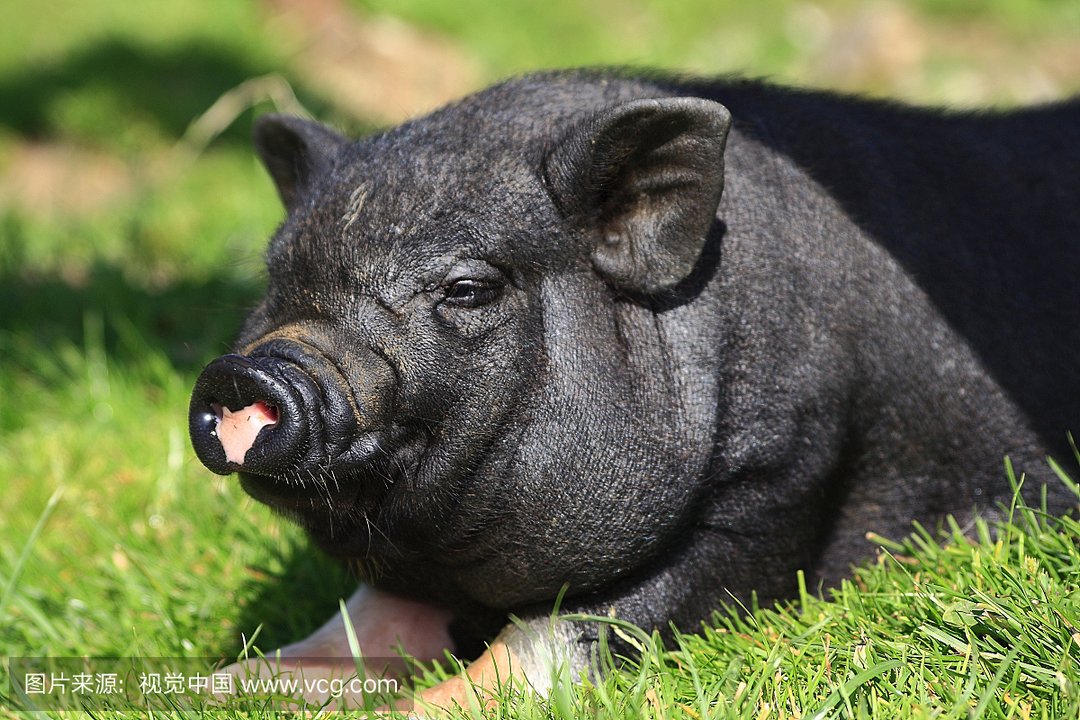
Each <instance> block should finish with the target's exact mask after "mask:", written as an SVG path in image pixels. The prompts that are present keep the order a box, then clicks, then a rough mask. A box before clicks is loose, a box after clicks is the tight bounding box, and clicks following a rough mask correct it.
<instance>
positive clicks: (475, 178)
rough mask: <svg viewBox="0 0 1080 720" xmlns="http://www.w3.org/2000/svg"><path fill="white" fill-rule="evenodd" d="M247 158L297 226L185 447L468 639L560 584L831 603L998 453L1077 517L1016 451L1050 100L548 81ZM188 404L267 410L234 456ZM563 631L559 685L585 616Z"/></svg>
mask: <svg viewBox="0 0 1080 720" xmlns="http://www.w3.org/2000/svg"><path fill="white" fill-rule="evenodd" d="M674 98H683V99H674ZM685 98H691V99H689V100H687V99H685ZM725 108H726V110H725ZM728 111H730V118H733V119H734V122H733V123H731V122H730V118H729V116H728ZM729 125H730V127H729ZM729 129H730V132H729ZM257 140H258V143H259V146H260V150H261V152H262V154H263V157H264V159H265V160H266V162H267V164H268V167H269V168H270V169H271V172H272V174H274V175H275V179H276V180H277V182H278V185H279V188H280V189H281V192H282V196H283V198H284V199H285V201H286V204H287V205H288V206H289V217H288V219H287V220H286V222H285V224H284V225H283V226H282V228H281V230H280V231H279V233H278V235H277V236H276V237H275V239H274V240H273V242H272V244H271V248H270V251H269V254H268V263H269V266H270V285H269V290H268V294H267V297H266V299H265V300H264V301H263V303H262V304H261V305H260V306H259V308H258V309H257V310H256V311H255V313H254V314H253V315H252V317H251V318H250V319H249V321H248V323H247V326H246V329H245V331H244V333H243V336H242V338H241V340H240V343H239V347H240V348H241V349H240V352H241V353H243V355H244V357H243V358H240V359H239V360H235V361H234V360H232V359H229V358H226V359H225V360H223V361H218V364H217V366H215V367H213V368H208V371H207V373H208V374H207V377H211V378H226V380H214V379H211V380H205V381H200V383H201V385H200V388H198V389H197V391H196V395H195V397H194V398H193V405H192V411H193V414H192V434H193V438H194V440H195V445H196V448H197V449H198V450H199V452H200V457H202V458H203V460H204V462H206V463H207V465H208V466H209V467H211V468H212V469H214V470H216V471H218V472H229V471H233V470H239V471H241V473H242V478H243V480H244V483H245V487H247V488H248V489H249V490H250V491H251V492H252V493H253V494H254V495H255V496H256V497H259V498H260V499H263V500H265V501H267V502H269V503H271V504H272V505H274V506H275V507H277V508H278V509H280V510H281V511H282V512H284V513H285V514H287V515H289V516H291V517H294V518H295V519H297V520H298V521H299V522H301V523H302V524H303V525H304V526H305V527H306V528H307V529H308V530H309V532H310V533H311V535H312V536H313V537H314V538H315V540H316V541H317V542H318V543H319V545H320V546H322V547H323V548H324V549H325V550H326V551H328V552H330V553H332V554H334V555H338V556H341V557H344V558H348V559H351V560H357V561H359V562H360V563H361V564H362V565H363V567H364V568H365V578H364V581H365V582H366V583H369V584H370V585H372V586H374V587H376V588H378V589H380V590H381V591H383V592H385V593H388V594H389V595H391V596H393V595H400V596H404V597H408V598H413V599H418V600H421V601H423V602H425V603H429V604H430V605H432V606H437V607H440V608H444V609H447V610H449V611H450V612H451V613H452V615H453V617H454V618H455V619H456V620H455V624H454V625H453V626H452V630H453V632H454V633H455V634H456V638H457V639H456V642H457V646H458V647H459V648H460V647H469V646H470V645H472V644H473V643H475V642H476V641H478V640H485V639H490V637H491V636H492V635H493V634H494V633H495V632H496V631H497V630H498V629H499V627H501V626H502V625H503V624H505V623H506V619H507V616H508V615H509V614H511V613H513V614H516V615H518V616H521V617H523V618H526V619H532V620H534V621H535V623H536V625H535V627H536V628H544V627H546V618H547V616H548V614H549V613H550V611H551V609H552V604H553V602H554V600H555V598H556V596H557V595H558V593H559V592H560V589H561V588H563V587H564V586H566V587H567V592H566V597H565V600H564V602H563V609H564V610H570V611H584V612H592V613H599V614H607V612H608V611H609V609H611V608H614V610H615V612H616V613H617V614H618V615H620V616H621V617H623V618H625V619H627V620H630V621H633V622H635V623H637V624H639V625H643V626H645V627H657V628H660V629H665V628H667V627H668V623H669V622H670V621H674V622H675V623H676V624H677V625H680V626H681V627H684V628H688V629H693V628H694V627H696V625H697V623H698V622H699V621H700V620H702V619H704V618H707V617H708V614H709V613H710V612H711V611H712V610H713V609H715V608H716V607H717V606H718V605H719V603H721V602H722V601H724V600H726V599H728V598H729V597H730V596H731V594H733V595H734V596H736V597H740V598H746V597H747V596H748V594H749V593H750V592H751V591H757V592H758V593H759V595H760V596H761V597H762V598H781V597H786V596H789V595H790V594H791V593H792V591H793V588H794V582H795V576H796V570H798V569H800V568H801V569H805V570H807V571H809V572H812V573H813V574H814V576H815V577H818V578H821V579H824V580H826V581H831V580H835V579H837V578H838V577H840V576H842V575H843V574H844V573H846V572H847V569H848V567H849V564H850V563H852V562H855V561H858V560H859V559H860V558H863V557H865V556H866V555H867V554H868V553H870V552H871V551H872V549H873V546H872V545H871V543H870V542H869V541H867V540H866V538H865V536H866V533H867V532H868V531H874V532H877V533H880V534H883V535H887V536H890V535H891V536H900V535H903V534H905V533H906V532H907V531H908V530H909V528H910V524H911V521H912V520H916V519H917V520H921V521H923V522H924V523H931V524H932V523H933V522H934V521H935V520H936V519H938V518H940V517H941V516H942V515H944V514H946V513H952V514H954V515H956V516H958V518H960V520H961V522H966V520H967V518H969V517H970V516H971V511H972V509H973V508H975V507H979V508H982V510H983V511H984V512H987V513H991V514H992V513H993V512H994V510H995V507H996V505H997V504H998V503H1002V502H1007V501H1008V499H1009V497H1010V494H1011V490H1010V488H1009V485H1008V481H1007V479H1006V475H1005V472H1004V470H1003V464H1002V457H1003V456H1004V455H1009V456H1010V457H1011V459H1012V460H1013V463H1014V464H1015V465H1017V466H1018V468H1019V469H1020V470H1022V471H1024V472H1026V473H1028V476H1029V480H1028V483H1029V486H1031V487H1034V486H1037V485H1040V484H1042V483H1043V482H1044V481H1045V482H1046V483H1047V487H1048V491H1049V497H1050V500H1049V504H1050V508H1051V510H1053V511H1064V510H1065V509H1066V508H1067V507H1068V506H1069V505H1070V503H1072V502H1074V501H1075V498H1069V497H1068V496H1067V494H1066V493H1065V491H1064V489H1063V487H1061V486H1060V485H1059V484H1057V483H1056V481H1054V480H1053V479H1052V478H1051V475H1050V473H1049V471H1048V469H1047V467H1046V464H1045V462H1044V458H1045V456H1046V455H1047V454H1048V453H1052V454H1055V455H1057V456H1058V457H1062V458H1064V457H1065V456H1066V455H1067V453H1068V449H1067V446H1066V444H1065V437H1066V431H1068V430H1070V429H1074V430H1075V429H1076V428H1077V427H1078V426H1080V373H1077V372H1076V370H1075V362H1076V361H1075V349H1076V348H1078V347H1080V279H1078V277H1077V274H1076V267H1077V266H1076V260H1077V259H1078V258H1080V180H1078V177H1080V176H1078V175H1077V170H1078V169H1080V103H1078V102H1076V101H1073V102H1070V103H1066V104H1062V105H1059V106H1056V107H1047V108H1041V109H1036V110H1031V111H1024V112H1019V113H1015V114H1009V115H986V116H980V115H941V114H937V113H930V112H923V111H917V110H912V109H906V108H901V107H893V106H888V105H884V104H875V103H864V102H859V101H853V100H850V99H841V98H836V97H832V96H828V95H821V94H812V93H801V92H792V91H786V90H780V89H775V88H771V87H768V86H765V85H760V84H756V83H744V82H737V81H736V82H715V83H713V82H697V81H694V82H681V81H674V80H668V79H655V80H654V79H638V78H631V77H624V76H619V75H615V74H609V73H602V72H598V73H593V72H582V73H558V74H547V75H538V76H532V77H527V78H523V79H520V80H516V81H512V82H510V83H507V84H504V85H502V86H497V87H496V88H493V89H491V90H488V91H485V92H484V93H481V94H479V95H476V96H473V97H471V98H468V99H466V100H464V101H462V102H460V103H458V104H456V105H453V106H450V107H448V108H446V109H444V110H441V111H439V112H437V113H435V114H434V115H431V116H429V117H425V118H421V119H419V120H416V121H414V122H412V123H408V124H406V125H403V126H401V127H399V128H395V129H393V130H391V131H389V132H387V133H385V134H383V135H379V136H376V137H374V138H369V139H366V140H363V141H361V142H359V143H356V144H351V143H347V142H346V141H345V140H344V139H341V138H338V137H337V136H335V135H332V134H330V133H329V132H328V131H325V130H321V129H318V128H317V127H315V126H312V125H309V124H305V123H302V122H301V121H295V120H294V121H287V120H271V121H269V122H264V123H263V124H262V125H261V126H260V130H259V132H258V135H257ZM725 140H726V144H725ZM721 189H722V199H721ZM717 203H718V204H717ZM230 363H233V364H230ZM236 363H239V365H235V364H236ZM234 365H235V367H234ZM237 367H239V369H238V370H237V369H236V368H237ZM252 368H254V369H252ZM236 373H239V374H240V375H241V376H243V377H244V378H253V379H251V381H250V382H248V381H247V380H244V381H243V382H241V383H240V385H237V383H236V382H234V380H235V378H234V375H235V374H236ZM260 373H261V374H260ZM263 375H265V376H266V377H267V378H270V379H269V380H266V379H264V378H263ZM304 378H307V379H304ZM230 383H231V387H234V388H236V389H235V396H229V393H230V392H232V391H231V390H229V387H230ZM268 383H269V385H268ZM275 383H276V385H275ZM268 386H272V388H276V387H278V386H281V387H286V388H292V390H289V391H288V392H292V393H293V394H292V395H291V396H289V397H292V398H293V399H292V400H289V399H287V398H285V399H282V398H283V397H284V396H282V398H279V397H278V396H277V395H274V394H273V393H275V392H278V390H273V389H271V390H260V388H265V387H268ZM260 392H262V393H263V394H260ZM281 392H285V391H281ZM266 393H270V394H269V395H268V394H266ZM208 403H220V404H223V405H225V406H226V407H232V408H233V410H239V409H240V408H241V407H244V406H253V405H252V404H253V403H266V404H267V405H269V406H272V407H273V409H274V410H275V411H280V412H281V414H282V418H281V421H280V423H279V424H278V425H274V426H270V428H268V429H264V430H263V434H260V435H259V437H258V439H255V440H254V441H253V443H252V445H251V447H250V448H244V447H241V448H239V449H232V450H231V455H230V457H236V456H237V454H238V453H239V457H241V458H244V457H245V455H244V453H243V452H242V451H243V450H247V458H246V459H245V460H244V463H243V464H241V463H236V462H228V461H227V460H226V458H225V457H224V454H223V453H222V452H221V448H220V445H218V446H215V445H214V440H213V439H212V435H208V434H207V430H206V428H208V427H210V426H211V423H210V420H212V418H210V417H209V415H208V414H207V411H206V409H205V406H206V405H207V404H208ZM290 403H293V404H294V405H295V407H292V406H291V405H290ZM233 406H236V407H233ZM283 406H284V407H283ZM218 414H219V416H220V413H218ZM304 415H310V416H311V418H309V419H308V420H304V421H303V422H305V423H307V424H306V425H304V426H303V427H302V428H300V429H297V428H293V427H291V426H289V425H288V423H289V422H291V420H290V417H292V416H304ZM275 432H276V433H279V435H280V436H281V437H283V438H285V439H284V440H282V441H280V443H279V440H277V439H276V438H277V437H278V436H277V435H275V434H274V433H275ZM208 438H209V439H208ZM297 438H299V440H297ZM279 444H281V447H285V446H287V448H286V449H285V450H280V449H279ZM1030 497H1031V498H1037V497H1038V494H1037V492H1035V491H1032V494H1031V496H1030ZM508 633H509V637H510V640H509V642H508V644H509V645H511V646H512V647H514V648H516V650H517V652H518V655H519V657H522V658H528V657H531V658H533V659H532V660H528V659H526V660H524V661H523V662H524V663H525V664H526V665H527V664H529V663H532V664H533V667H530V668H528V669H527V670H528V671H527V672H526V674H527V675H529V676H530V679H531V680H534V681H536V682H538V683H540V684H542V681H540V680H539V678H538V673H540V672H541V671H540V670H538V669H537V668H538V667H539V665H538V664H537V663H538V662H539V661H537V660H536V657H538V656H537V655H536V652H534V651H535V648H536V644H535V642H533V641H531V640H528V639H526V638H525V634H521V633H518V635H519V636H515V634H514V631H513V630H510V631H508ZM541 634H544V633H541ZM555 637H556V638H561V639H560V640H558V641H557V642H556V643H555V647H556V648H559V650H558V651H559V652H560V653H564V654H566V655H567V656H568V657H571V658H572V659H573V662H574V663H575V664H577V665H578V666H581V665H582V663H584V662H585V658H586V657H587V652H585V651H584V650H583V648H587V647H588V643H589V641H590V640H591V639H592V638H593V637H595V628H592V627H590V626H588V625H583V624H580V625H579V624H565V625H564V626H562V628H561V629H560V630H558V632H556V633H555ZM563 641H566V642H569V643H570V646H567V647H566V648H562V647H561V646H560V645H559V643H560V642H563ZM571 647H573V648H576V649H571ZM540 664H542V663H540Z"/></svg>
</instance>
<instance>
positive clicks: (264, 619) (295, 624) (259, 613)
mask: <svg viewBox="0 0 1080 720" xmlns="http://www.w3.org/2000/svg"><path fill="white" fill-rule="evenodd" d="M281 553H282V555H281V557H280V558H277V559H276V560H277V563H275V564H278V563H279V564H280V567H281V568H282V569H280V570H275V571H273V572H271V571H270V570H268V569H266V568H258V567H256V568H252V570H253V571H254V572H255V573H256V575H257V576H258V579H257V580H252V581H251V582H252V584H253V585H254V587H253V588H252V589H251V592H250V593H245V594H247V595H249V596H250V597H251V598H252V599H251V600H250V601H249V602H248V603H247V604H246V605H244V607H243V608H240V609H239V610H238V613H237V615H236V616H235V617H233V618H230V621H231V624H232V625H233V627H234V628H235V629H236V631H237V632H236V636H235V637H233V638H231V639H230V641H231V644H230V645H229V646H228V647H225V648H222V652H223V653H224V657H226V658H229V659H233V658H236V657H238V656H239V655H240V653H241V651H242V650H243V647H244V644H243V640H242V638H241V637H240V633H243V634H244V636H245V637H248V638H250V637H251V634H252V633H253V632H255V629H256V628H258V627H259V626H262V629H261V630H260V631H259V635H258V637H257V638H256V640H255V645H256V646H257V647H258V648H259V649H260V650H261V651H262V652H264V653H268V654H269V653H272V652H273V651H274V650H276V649H278V648H280V647H281V646H283V645H288V644H289V643H293V642H296V641H297V640H301V639H303V638H305V637H307V636H308V635H310V634H311V633H312V632H314V631H315V630H316V629H317V628H319V627H320V626H321V625H322V624H323V623H325V622H326V621H327V620H329V619H330V618H331V617H332V616H334V615H335V614H337V612H338V600H339V599H340V598H348V597H349V596H350V595H352V593H353V591H354V590H356V587H357V585H358V583H359V581H358V580H357V579H356V578H355V577H353V576H352V575H351V574H350V573H349V572H348V570H347V569H346V568H345V566H344V565H343V564H341V563H339V562H337V561H336V560H333V559H331V558H330V557H328V556H327V555H324V554H323V553H321V552H319V551H318V550H317V549H315V548H314V547H311V546H308V545H307V544H306V543H301V542H295V543H289V544H288V545H287V546H285V547H283V548H282V549H281Z"/></svg>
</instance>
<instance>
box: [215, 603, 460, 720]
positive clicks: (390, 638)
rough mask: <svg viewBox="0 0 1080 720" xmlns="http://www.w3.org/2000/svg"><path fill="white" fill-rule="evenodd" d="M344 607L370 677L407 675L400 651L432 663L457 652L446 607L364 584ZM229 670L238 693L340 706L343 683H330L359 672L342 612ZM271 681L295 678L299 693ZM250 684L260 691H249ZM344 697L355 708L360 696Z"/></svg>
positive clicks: (285, 680) (236, 664)
mask: <svg viewBox="0 0 1080 720" xmlns="http://www.w3.org/2000/svg"><path fill="white" fill-rule="evenodd" d="M345 609H346V611H347V612H348V615H349V623H350V624H351V625H352V627H353V630H354V632H355V633H356V639H357V644H358V645H359V648H360V653H361V655H362V657H363V658H364V667H365V670H366V671H367V672H368V673H369V674H370V675H371V676H374V677H387V676H389V677H403V676H404V675H405V671H406V669H407V668H406V664H405V660H403V659H402V657H401V653H405V654H407V655H409V656H411V657H413V658H415V659H416V660H419V661H423V662H428V661H432V660H437V659H442V658H443V654H444V652H445V651H447V650H449V651H451V652H452V651H453V650H454V644H453V640H452V639H451V636H450V630H449V625H450V621H451V619H452V616H451V614H450V612H449V611H447V610H445V609H443V608H440V607H437V606H434V605H430V604H427V603H422V602H417V601H414V600H408V599H405V598H402V597H399V596H397V595H393V594H391V593H387V592H383V591H380V590H376V589H374V588H372V587H369V586H367V585H361V586H360V587H359V588H358V589H357V590H356V592H355V593H353V594H352V596H351V597H350V598H349V599H348V601H347V602H346V604H345ZM226 670H227V671H228V672H230V673H231V674H232V675H233V677H234V683H233V688H234V690H236V691H237V693H238V694H290V695H294V696H298V697H303V699H304V700H307V701H308V702H309V703H312V704H315V705H316V706H318V705H321V704H322V703H324V702H326V701H327V700H328V699H329V700H331V701H333V702H332V704H333V705H335V706H339V705H341V704H342V702H341V700H342V698H337V697H334V694H333V693H334V691H335V690H336V689H337V687H338V686H340V683H338V684H336V685H335V684H331V683H330V682H329V681H330V680H341V679H343V678H348V677H349V676H350V675H352V674H354V673H355V665H354V660H353V654H352V650H351V649H350V648H349V640H348V634H347V633H346V631H345V623H344V621H343V619H342V616H341V613H338V614H336V615H335V616H334V617H332V618H330V620H328V621H327V622H326V624H324V625H323V626H322V627H320V628H319V629H318V630H316V631H315V632H314V633H312V634H311V635H309V636H308V637H307V638H305V639H303V640H301V641H299V642H295V643H291V644H289V645H286V646H284V647H282V648H281V649H280V650H277V651H275V652H272V653H267V654H266V656H265V657H264V658H250V659H248V660H244V661H241V662H238V663H235V664H233V665H230V666H229V667H228V668H226ZM271 679H276V680H280V681H284V682H285V683H287V682H289V681H291V680H296V681H298V683H299V685H298V686H297V688H296V692H295V694H294V693H291V692H287V691H286V690H284V689H281V688H285V687H287V685H285V684H280V685H271V684H269V683H268V682H265V681H269V680H271ZM260 681H263V682H261V683H260ZM245 687H246V688H249V689H250V688H257V689H258V691H257V692H251V691H250V690H249V691H248V692H244V689H245ZM343 699H344V700H345V701H349V700H352V702H351V703H349V705H350V706H355V705H356V704H357V703H358V701H359V700H361V698H359V697H351V698H350V697H345V698H343Z"/></svg>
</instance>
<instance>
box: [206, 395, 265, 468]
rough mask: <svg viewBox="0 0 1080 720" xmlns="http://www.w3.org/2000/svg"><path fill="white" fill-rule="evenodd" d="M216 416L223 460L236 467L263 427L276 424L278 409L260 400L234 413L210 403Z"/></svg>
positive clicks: (241, 462)
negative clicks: (223, 453) (223, 452)
mask: <svg viewBox="0 0 1080 720" xmlns="http://www.w3.org/2000/svg"><path fill="white" fill-rule="evenodd" d="M210 408H211V409H212V410H213V411H214V415H216V416H217V428H216V432H217V437H218V440H219V441H220V442H221V448H222V449H223V450H224V451H225V459H226V460H227V461H228V462H231V463H236V464H237V465H243V464H244V457H245V456H246V455H247V453H248V450H250V449H251V446H252V445H254V444H255V438H256V437H258V435H259V431H260V430H262V429H263V428H264V427H272V426H274V425H276V424H277V422H278V417H279V414H278V409H277V408H276V407H274V406H273V405H268V404H266V403H264V402H262V401H261V400H260V401H258V402H254V403H252V404H251V405H248V406H247V407H243V408H241V409H239V410H236V411H235V412H234V411H232V410H230V409H229V408H227V407H225V406H224V405H221V404H220V403H211V405H210Z"/></svg>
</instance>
